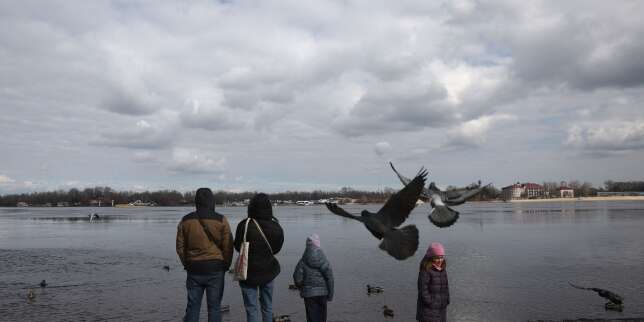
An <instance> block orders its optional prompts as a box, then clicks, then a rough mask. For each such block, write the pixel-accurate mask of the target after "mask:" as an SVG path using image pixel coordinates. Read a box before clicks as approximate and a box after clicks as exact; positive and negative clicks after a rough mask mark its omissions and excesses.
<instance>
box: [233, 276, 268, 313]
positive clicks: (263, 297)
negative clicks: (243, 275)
mask: <svg viewBox="0 0 644 322" xmlns="http://www.w3.org/2000/svg"><path fill="white" fill-rule="evenodd" d="M239 286H240V287H241V290H242V297H243V298H244V307H246V322H260V320H259V313H258V312H257V311H258V305H257V298H258V297H259V303H260V304H261V307H262V322H273V281H270V282H268V283H266V284H264V285H260V286H259V287H258V286H248V285H245V284H244V283H242V282H240V283H239ZM258 293H259V294H258Z"/></svg>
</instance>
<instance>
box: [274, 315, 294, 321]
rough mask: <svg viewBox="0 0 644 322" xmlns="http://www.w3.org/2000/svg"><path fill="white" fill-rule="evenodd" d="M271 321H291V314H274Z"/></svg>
mask: <svg viewBox="0 0 644 322" xmlns="http://www.w3.org/2000/svg"><path fill="white" fill-rule="evenodd" d="M273 322H291V316H290V315H288V314H284V315H279V316H278V315H274V316H273Z"/></svg>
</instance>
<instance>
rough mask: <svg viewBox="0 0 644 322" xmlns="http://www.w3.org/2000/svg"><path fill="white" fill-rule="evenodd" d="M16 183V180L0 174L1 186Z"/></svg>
mask: <svg viewBox="0 0 644 322" xmlns="http://www.w3.org/2000/svg"><path fill="white" fill-rule="evenodd" d="M14 182H16V180H14V179H11V178H10V177H8V176H7V175H4V174H0V184H10V183H14Z"/></svg>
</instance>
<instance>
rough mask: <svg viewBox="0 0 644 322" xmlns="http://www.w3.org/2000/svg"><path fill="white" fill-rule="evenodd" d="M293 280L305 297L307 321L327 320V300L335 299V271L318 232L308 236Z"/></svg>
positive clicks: (322, 321)
mask: <svg viewBox="0 0 644 322" xmlns="http://www.w3.org/2000/svg"><path fill="white" fill-rule="evenodd" d="M293 281H294V282H295V286H297V288H298V289H299V290H300V296H302V298H304V306H305V308H306V321H307V322H326V311H327V309H326V307H327V302H330V301H331V300H332V299H333V271H332V270H331V264H330V263H329V261H328V260H327V258H326V256H324V252H322V249H321V248H320V237H319V236H318V235H317V234H313V235H311V236H309V237H307V238H306V249H305V250H304V254H303V255H302V258H301V259H300V261H299V262H298V263H297V266H295V272H294V273H293Z"/></svg>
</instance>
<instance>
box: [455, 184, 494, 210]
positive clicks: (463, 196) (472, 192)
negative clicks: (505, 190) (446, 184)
mask: <svg viewBox="0 0 644 322" xmlns="http://www.w3.org/2000/svg"><path fill="white" fill-rule="evenodd" d="M489 185H491V183H488V184H487V185H485V186H483V187H478V188H474V189H460V191H459V193H458V197H457V198H449V199H447V200H445V203H446V204H447V205H449V206H457V205H460V204H463V203H465V202H466V201H468V200H470V199H471V198H472V197H474V196H476V195H477V194H479V193H480V192H481V191H483V189H485V188H486V187H487V186H489ZM450 192H451V191H450Z"/></svg>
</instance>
